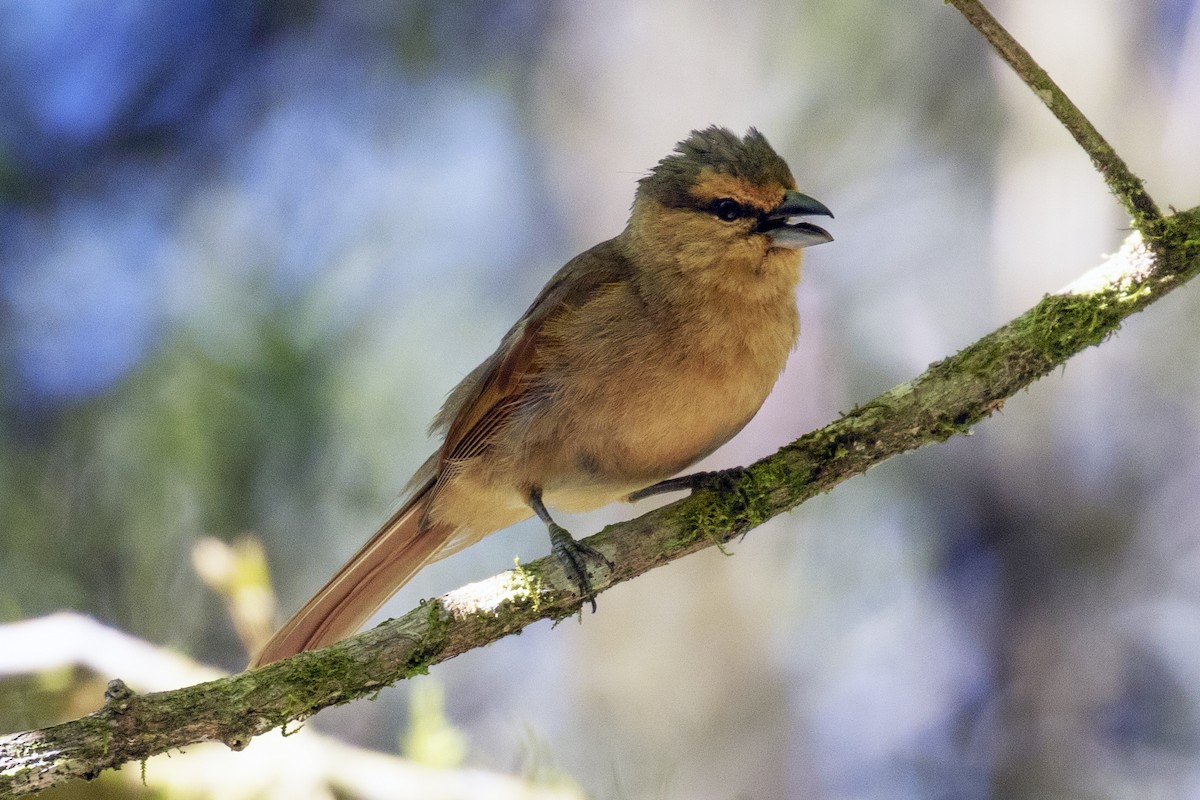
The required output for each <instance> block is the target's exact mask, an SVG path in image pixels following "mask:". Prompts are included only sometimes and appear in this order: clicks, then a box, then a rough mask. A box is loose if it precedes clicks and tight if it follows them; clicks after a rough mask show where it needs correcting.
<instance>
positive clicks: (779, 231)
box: [755, 191, 833, 250]
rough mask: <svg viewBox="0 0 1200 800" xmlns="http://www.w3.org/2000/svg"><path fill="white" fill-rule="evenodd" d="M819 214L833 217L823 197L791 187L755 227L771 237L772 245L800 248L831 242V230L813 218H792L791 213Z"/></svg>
mask: <svg viewBox="0 0 1200 800" xmlns="http://www.w3.org/2000/svg"><path fill="white" fill-rule="evenodd" d="M814 215H819V216H822V217H829V218H830V219H833V212H832V211H830V210H829V209H828V208H826V207H825V204H824V203H822V202H821V201H820V200H817V199H814V198H812V197H809V196H808V195H806V194H801V193H800V192H797V191H790V192H788V193H787V194H785V195H784V196H783V201H782V202H781V203H780V204H779V205H777V206H775V208H773V209H771V212H770V213H769V214H767V216H766V217H765V218H763V221H762V222H760V223H759V224H758V227H757V228H756V229H755V230H756V231H758V232H759V233H765V234H767V235H768V236H770V237H771V245H772V246H773V247H786V248H788V249H790V250H799V249H800V248H802V247H811V246H813V245H814V244H825V243H826V242H832V241H833V237H832V236H830V235H829V231H827V230H825V229H824V228H821V227H819V226H817V225H813V224H812V223H810V222H799V221H797V222H792V221H791V218H792V217H810V216H814Z"/></svg>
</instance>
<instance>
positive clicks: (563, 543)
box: [547, 522, 615, 614]
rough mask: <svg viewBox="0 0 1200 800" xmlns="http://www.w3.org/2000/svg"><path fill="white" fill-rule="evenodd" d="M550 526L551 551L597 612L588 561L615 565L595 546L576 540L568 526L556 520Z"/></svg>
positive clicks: (610, 567)
mask: <svg viewBox="0 0 1200 800" xmlns="http://www.w3.org/2000/svg"><path fill="white" fill-rule="evenodd" d="M547 526H548V527H549V528H550V552H552V553H554V557H555V558H557V559H558V563H559V564H561V565H562V568H563V572H565V573H566V574H567V578H568V579H570V580H571V582H572V583H574V584H575V586H576V588H578V589H579V594H580V595H582V596H583V599H584V600H586V601H588V602H589V603H591V604H592V613H593V614H595V613H596V593H595V592H594V591H592V585H591V582H590V581H589V580H588V573H587V562H588V561H599V562H600V563H601V564H603V565H604V566H606V567H608V569H610V570H612V569H614V568H615V565H614V564H613V562H612V561H610V560H609V559H608V557H607V556H605V555H604V554H603V553H601V552H600V551H599V550H597V549H596V548H594V547H591V546H589V545H586V544H584V543H583V542H578V541H576V540H575V537H573V536H572V535H571V533H570V531H568V530H567V529H566V528H564V527H562V526H561V525H559V524H558V523H556V522H550V523H547Z"/></svg>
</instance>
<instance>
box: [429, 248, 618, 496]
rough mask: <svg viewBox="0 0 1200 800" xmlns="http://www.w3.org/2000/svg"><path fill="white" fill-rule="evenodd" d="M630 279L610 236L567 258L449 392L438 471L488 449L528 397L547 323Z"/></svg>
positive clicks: (538, 366)
mask: <svg viewBox="0 0 1200 800" xmlns="http://www.w3.org/2000/svg"><path fill="white" fill-rule="evenodd" d="M627 278H628V265H627V262H626V260H625V258H624V257H623V256H622V255H621V253H620V250H619V249H618V248H617V246H616V245H615V244H614V242H613V241H612V240H610V241H608V242H604V243H602V244H599V245H597V246H595V247H593V248H592V249H590V250H588V251H586V252H584V253H581V254H580V255H578V256H576V257H575V258H573V259H572V260H571V261H569V262H567V264H566V266H564V267H563V268H562V269H561V270H559V271H558V273H557V274H556V275H555V276H554V277H553V278H551V279H550V282H549V283H547V284H546V286H545V288H544V289H542V292H541V294H539V295H538V297H537V299H536V300H534V301H533V304H532V305H531V306H530V307H529V310H528V311H526V312H525V314H524V315H523V316H522V317H521V320H520V321H519V322H517V324H516V325H514V326H513V327H512V329H511V330H510V331H509V332H508V333H507V334H506V335H505V337H504V339H503V341H502V342H501V343H500V347H499V348H498V349H497V350H496V352H495V353H493V354H492V355H491V357H489V358H488V359H487V361H485V362H483V364H481V365H480V366H479V367H478V368H477V369H476V370H475V371H474V372H473V373H471V375H469V376H468V377H467V378H466V379H465V380H464V381H463V382H462V383H461V384H459V386H458V387H457V388H456V389H455V390H454V391H453V392H451V394H450V397H449V399H448V400H447V402H446V407H445V408H443V410H442V413H441V414H440V415H439V418H438V420H436V421H435V423H434V424H435V426H438V425H445V426H446V438H445V441H444V442H443V444H442V449H441V451H440V452H439V456H438V467H439V469H438V472H439V473H443V474H445V470H444V467H445V466H446V465H447V464H448V463H453V462H455V461H459V460H462V459H467V458H471V457H472V456H476V455H479V454H480V453H482V452H483V451H484V450H486V449H487V447H488V443H489V441H491V437H492V434H493V433H494V432H495V431H497V430H498V429H500V428H502V427H503V425H504V424H505V422H506V421H507V420H508V419H509V417H510V416H511V415H512V414H513V412H514V411H515V410H516V409H517V408H519V407H520V405H521V404H522V403H523V402H525V401H526V400H528V398H529V392H530V389H531V387H532V386H533V384H534V383H535V379H536V376H537V374H538V371H539V370H540V369H541V367H542V362H541V360H540V359H539V358H538V352H539V349H540V348H541V347H542V346H544V344H545V339H546V325H547V323H548V322H550V321H551V320H554V319H556V318H557V317H559V316H561V315H562V314H564V313H569V312H570V311H572V310H573V309H577V308H579V307H581V306H583V305H585V304H586V303H587V302H588V300H590V299H591V298H592V297H594V296H595V295H596V293H597V292H598V291H600V290H601V289H602V288H603V287H604V286H606V285H610V284H613V283H618V282H620V281H622V280H626V279H627Z"/></svg>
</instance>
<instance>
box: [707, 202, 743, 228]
mask: <svg viewBox="0 0 1200 800" xmlns="http://www.w3.org/2000/svg"><path fill="white" fill-rule="evenodd" d="M712 213H714V214H716V215H717V219H723V220H725V221H726V222H733V221H734V220H735V219H738V218H739V217H744V216H746V209H744V208H742V204H741V203H739V202H738V201H736V200H730V199H729V198H728V197H725V198H722V199H720V200H718V201H716V202H715V203H713V204H712Z"/></svg>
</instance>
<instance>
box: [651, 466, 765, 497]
mask: <svg viewBox="0 0 1200 800" xmlns="http://www.w3.org/2000/svg"><path fill="white" fill-rule="evenodd" d="M745 471H746V470H745V468H743V467H732V468H731V469H724V470H720V471H719V472H693V473H692V474H691V475H680V476H679V477H677V478H667V479H666V480H665V481H659V482H658V483H655V484H651V485H650V486H647V487H646V488H645V489H638V490H637V491H636V492H631V493H630V495H629V498H628V499H629V502H631V503H636V502H637V501H638V500H644V499H646V498H647V497H653V496H654V495H656V494H666V493H667V492H682V491H685V490H686V491H691V492H694V491H696V490H697V489H712V490H713V491H715V492H726V491H728V490H730V489H732V488H733V486H734V484H735V483H737V482H738V481H739V480H740V479H741V477H742V475H743V474H744V473H745Z"/></svg>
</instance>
